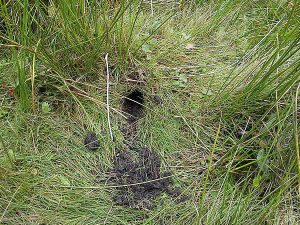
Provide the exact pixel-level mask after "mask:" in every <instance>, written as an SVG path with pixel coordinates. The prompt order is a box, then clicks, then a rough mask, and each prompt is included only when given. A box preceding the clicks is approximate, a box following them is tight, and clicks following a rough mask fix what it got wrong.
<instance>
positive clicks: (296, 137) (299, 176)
mask: <svg viewBox="0 0 300 225" xmlns="http://www.w3.org/2000/svg"><path fill="white" fill-rule="evenodd" d="M299 89H300V83H299V84H298V87H297V90H296V101H295V145H296V152H297V162H298V189H299V196H300V150H299V136H298V135H299V134H298V95H299Z"/></svg>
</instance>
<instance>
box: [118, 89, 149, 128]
mask: <svg viewBox="0 0 300 225" xmlns="http://www.w3.org/2000/svg"><path fill="white" fill-rule="evenodd" d="M143 104H144V94H143V93H142V92H141V91H140V90H138V89H135V90H133V91H132V92H130V93H129V94H127V95H126V96H125V97H124V98H123V99H122V111H123V112H125V113H126V117H127V122H129V123H134V122H136V121H137V120H138V119H139V118H140V117H141V116H142V115H143V111H144V105H143Z"/></svg>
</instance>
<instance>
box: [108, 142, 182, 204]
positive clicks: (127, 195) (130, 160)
mask: <svg viewBox="0 0 300 225" xmlns="http://www.w3.org/2000/svg"><path fill="white" fill-rule="evenodd" d="M160 167H161V160H160V157H159V156H158V155H157V153H156V152H155V151H153V150H150V149H148V148H143V149H142V150H140V152H139V156H138V157H137V159H135V158H134V157H133V155H132V154H131V153H130V152H128V151H125V152H122V153H120V154H118V155H117V156H116V158H115V162H114V168H113V171H112V174H113V175H114V176H113V178H112V181H113V182H114V184H117V185H119V187H118V188H117V190H118V192H117V195H116V196H115V202H116V203H117V204H118V205H122V206H126V207H131V208H139V209H151V208H153V207H154V205H153V203H152V201H153V200H154V199H155V197H157V196H158V195H160V194H161V193H162V192H166V193H168V194H169V195H171V196H172V197H175V198H177V199H178V200H179V201H184V200H186V199H187V197H186V196H183V195H181V191H180V190H179V189H172V188H171V187H170V186H171V184H172V181H171V178H170V177H171V175H172V174H171V173H170V172H165V173H161V168H160ZM180 196H181V197H180Z"/></svg>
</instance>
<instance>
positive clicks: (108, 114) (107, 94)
mask: <svg viewBox="0 0 300 225" xmlns="http://www.w3.org/2000/svg"><path fill="white" fill-rule="evenodd" d="M105 62H106V79H107V81H106V82H107V84H106V110H107V121H108V128H109V133H110V137H111V140H112V141H113V140H114V137H113V134H112V130H111V124H110V113H109V68H108V53H107V54H106V55H105Z"/></svg>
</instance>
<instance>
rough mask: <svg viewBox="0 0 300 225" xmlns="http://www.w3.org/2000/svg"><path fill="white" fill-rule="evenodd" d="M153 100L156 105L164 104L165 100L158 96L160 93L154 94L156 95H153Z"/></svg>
mask: <svg viewBox="0 0 300 225" xmlns="http://www.w3.org/2000/svg"><path fill="white" fill-rule="evenodd" d="M153 102H154V103H155V104H156V105H162V104H163V100H162V99H161V97H160V96H158V95H154V96H153Z"/></svg>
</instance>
